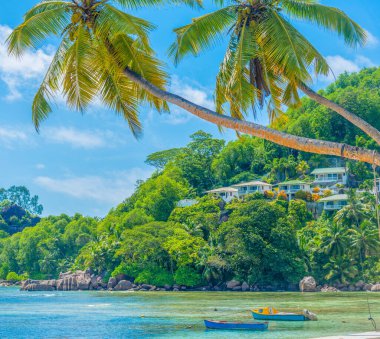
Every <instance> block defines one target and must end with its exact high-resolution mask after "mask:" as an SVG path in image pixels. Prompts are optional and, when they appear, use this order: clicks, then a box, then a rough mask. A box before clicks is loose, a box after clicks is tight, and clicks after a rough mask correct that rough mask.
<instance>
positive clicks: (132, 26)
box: [95, 4, 154, 50]
mask: <svg viewBox="0 0 380 339" xmlns="http://www.w3.org/2000/svg"><path fill="white" fill-rule="evenodd" d="M153 28H154V25H152V24H151V23H149V22H148V21H146V20H143V19H140V18H138V17H135V16H133V15H130V14H127V13H124V12H122V11H120V10H118V9H117V8H115V7H113V6H111V5H109V4H105V5H104V6H103V8H102V10H101V12H100V13H99V15H98V17H97V19H96V27H95V34H97V35H98V37H100V38H101V39H102V40H103V41H104V39H108V38H109V37H112V36H114V35H117V34H119V33H120V32H123V33H124V34H128V35H135V36H137V37H138V38H139V39H140V41H141V42H142V44H143V46H144V48H146V49H147V50H151V48H150V44H149V38H148V34H149V32H150V31H151V30H152V29H153Z"/></svg>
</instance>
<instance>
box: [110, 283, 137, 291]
mask: <svg viewBox="0 0 380 339" xmlns="http://www.w3.org/2000/svg"><path fill="white" fill-rule="evenodd" d="M132 285H133V284H132V283H131V282H130V281H129V280H120V281H119V282H118V283H117V285H116V286H115V287H114V289H113V290H114V291H127V290H130V289H131V288H132V287H133V286H132Z"/></svg>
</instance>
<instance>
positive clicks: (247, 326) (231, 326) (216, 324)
mask: <svg viewBox="0 0 380 339" xmlns="http://www.w3.org/2000/svg"><path fill="white" fill-rule="evenodd" d="M204 322H205V326H206V328H209V329H213V330H251V331H265V330H266V329H268V323H240V322H229V321H212V320H205V321H204Z"/></svg>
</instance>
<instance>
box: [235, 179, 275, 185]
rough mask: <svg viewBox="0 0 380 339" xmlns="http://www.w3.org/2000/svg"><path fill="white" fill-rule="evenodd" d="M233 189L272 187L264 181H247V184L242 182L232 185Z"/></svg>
mask: <svg viewBox="0 0 380 339" xmlns="http://www.w3.org/2000/svg"><path fill="white" fill-rule="evenodd" d="M232 186H233V187H242V186H272V185H271V184H268V183H267V182H264V181H257V180H256V181H248V182H242V183H240V184H236V185H232Z"/></svg>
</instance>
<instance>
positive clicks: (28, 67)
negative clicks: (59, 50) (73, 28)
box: [0, 25, 53, 100]
mask: <svg viewBox="0 0 380 339" xmlns="http://www.w3.org/2000/svg"><path fill="white" fill-rule="evenodd" d="M11 32H12V29H11V28H10V27H8V26H2V25H0V78H1V80H2V81H3V82H5V84H6V85H7V87H8V90H9V93H8V94H7V95H6V96H5V98H6V99H7V100H17V99H20V98H21V97H22V94H21V92H20V91H21V87H24V86H27V85H30V84H33V83H35V82H36V81H37V80H38V81H40V80H41V78H42V76H43V74H44V73H45V72H46V70H47V68H48V66H49V64H50V62H51V60H52V58H53V54H52V51H51V47H47V48H43V49H38V50H36V51H27V52H25V53H24V55H23V56H22V58H16V57H14V56H9V55H8V51H7V46H6V39H7V37H8V36H9V34H10V33H11Z"/></svg>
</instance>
